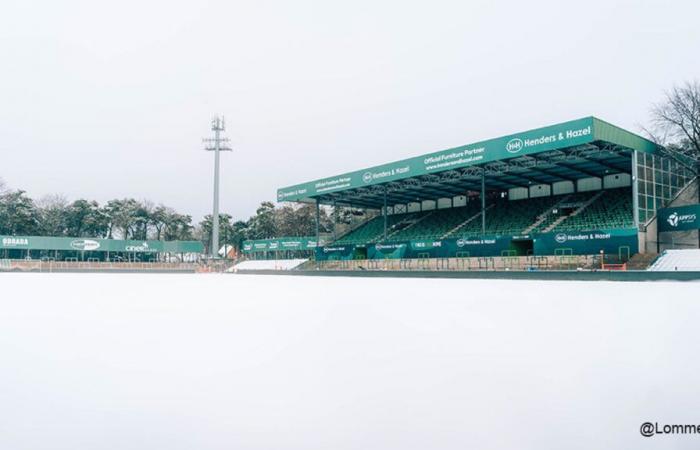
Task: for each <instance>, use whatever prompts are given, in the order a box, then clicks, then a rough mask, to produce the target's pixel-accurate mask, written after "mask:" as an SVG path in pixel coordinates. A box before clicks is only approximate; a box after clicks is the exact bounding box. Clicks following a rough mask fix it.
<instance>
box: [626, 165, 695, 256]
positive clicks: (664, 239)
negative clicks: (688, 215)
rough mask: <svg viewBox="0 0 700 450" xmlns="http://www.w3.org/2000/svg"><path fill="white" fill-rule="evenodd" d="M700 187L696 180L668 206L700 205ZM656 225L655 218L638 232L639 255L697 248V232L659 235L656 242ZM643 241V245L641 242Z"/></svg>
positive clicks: (675, 232) (676, 232)
mask: <svg viewBox="0 0 700 450" xmlns="http://www.w3.org/2000/svg"><path fill="white" fill-rule="evenodd" d="M699 187H700V185H699V183H698V179H697V178H696V179H695V180H693V181H692V182H691V183H690V184H689V185H688V186H687V187H686V188H685V189H684V190H682V191H681V192H680V194H679V195H678V196H677V197H676V198H675V199H674V200H673V201H672V202H671V204H670V205H669V206H683V205H692V204H696V203H700V200H699V199H698V188H699ZM656 230H657V223H656V217H654V218H653V219H652V220H651V221H649V222H648V223H647V224H646V227H645V228H644V229H643V231H642V232H640V246H639V251H640V253H644V252H646V253H656V251H657V248H658V250H659V252H663V251H664V250H669V249H673V248H678V249H682V248H698V239H699V237H698V230H691V231H674V232H665V233H660V234H659V236H658V237H659V239H658V242H657V233H656ZM642 240H643V241H644V243H643V245H642V242H641V241H642Z"/></svg>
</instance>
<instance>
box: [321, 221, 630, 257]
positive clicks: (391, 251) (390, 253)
mask: <svg viewBox="0 0 700 450" xmlns="http://www.w3.org/2000/svg"><path fill="white" fill-rule="evenodd" d="M524 240H525V241H529V240H531V241H532V254H533V255H558V254H563V255H597V254H598V253H600V251H601V250H603V251H604V252H605V253H607V254H615V255H619V254H622V255H623V256H631V255H633V254H634V253H637V251H638V245H639V244H638V240H637V230H636V229H634V228H631V229H615V230H592V231H585V232H561V233H541V234H535V235H533V236H484V237H470V238H459V239H454V238H452V239H439V240H437V239H436V240H414V241H404V242H391V243H376V244H367V245H362V246H356V245H339V246H328V247H319V248H318V249H317V250H316V259H317V260H319V261H325V260H330V259H335V260H338V259H357V258H358V255H364V256H363V257H362V259H364V258H365V257H366V258H367V259H398V258H454V257H479V256H505V255H518V254H519V255H525V254H526V253H525V251H523V249H522V247H521V246H518V245H517V244H518V243H522V242H523V241H524ZM359 249H362V252H360V251H358V250H359Z"/></svg>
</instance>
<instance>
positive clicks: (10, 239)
mask: <svg viewBox="0 0 700 450" xmlns="http://www.w3.org/2000/svg"><path fill="white" fill-rule="evenodd" d="M0 249H9V250H58V251H85V252H94V251H98V252H125V253H202V252H203V251H204V246H203V245H202V243H201V242H199V241H152V240H145V241H136V240H117V239H97V238H73V237H47V236H0Z"/></svg>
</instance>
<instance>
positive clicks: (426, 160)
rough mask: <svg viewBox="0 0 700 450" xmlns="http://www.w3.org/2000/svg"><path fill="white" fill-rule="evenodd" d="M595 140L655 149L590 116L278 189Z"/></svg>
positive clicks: (293, 191) (397, 176)
mask: <svg viewBox="0 0 700 450" xmlns="http://www.w3.org/2000/svg"><path fill="white" fill-rule="evenodd" d="M603 138H604V139H603ZM596 140H605V141H606V142H610V143H613V144H616V145H621V146H626V147H628V148H632V149H635V150H639V151H647V152H653V151H654V150H655V145H654V144H653V143H651V142H650V141H648V140H646V139H644V138H642V137H639V136H637V135H635V134H633V133H630V132H628V131H625V130H623V129H621V128H618V127H615V126H614V125H611V124H608V123H606V122H603V121H602V120H599V119H596V118H594V117H586V118H583V119H578V120H572V121H569V122H564V123H561V124H557V125H552V126H548V127H544V128H537V129H534V130H530V131H525V132H522V133H516V134H511V135H508V136H503V137H499V138H495V139H489V140H486V141H481V142H477V143H474V144H469V145H464V146H461V147H456V148H452V149H449V150H442V151H438V152H434V153H429V154H427V155H423V156H418V157H414V158H409V159H404V160H401V161H396V162H392V163H388V164H383V165H380V166H375V167H371V168H368V169H364V170H357V171H354V172H348V173H345V174H342V175H338V176H334V177H330V178H323V179H320V180H316V181H312V182H308V183H303V184H298V185H295V186H289V187H285V188H281V189H278V190H277V200H278V201H299V200H304V199H309V198H311V197H314V196H319V195H323V194H328V193H332V192H341V191H345V190H349V189H355V188H359V187H366V186H372V185H375V184H380V183H386V182H389V181H397V180H402V179H406V178H411V177H415V176H420V175H426V174H431V173H439V172H443V171H446V170H453V169H459V168H463V167H469V166H473V165H478V164H483V163H488V162H493V161H499V160H505V159H508V158H516V157H520V156H523V155H530V154H534V153H540V152H545V151H551V150H556V149H561V148H567V147H573V146H577V145H583V144H588V143H591V142H594V141H596Z"/></svg>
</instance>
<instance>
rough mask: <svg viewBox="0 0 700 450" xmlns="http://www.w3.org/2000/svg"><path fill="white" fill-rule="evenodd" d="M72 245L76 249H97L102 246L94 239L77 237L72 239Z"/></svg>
mask: <svg viewBox="0 0 700 450" xmlns="http://www.w3.org/2000/svg"><path fill="white" fill-rule="evenodd" d="M70 246H71V247H72V248H74V249H76V250H86V251H91V250H97V249H98V248H100V243H99V242H97V241H94V240H92V239H76V240H74V241H71V243H70Z"/></svg>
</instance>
